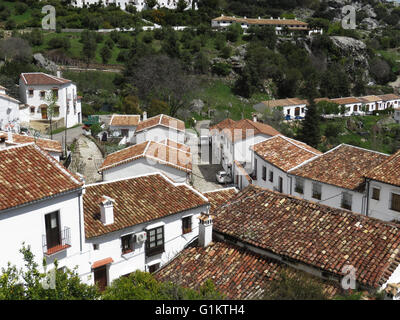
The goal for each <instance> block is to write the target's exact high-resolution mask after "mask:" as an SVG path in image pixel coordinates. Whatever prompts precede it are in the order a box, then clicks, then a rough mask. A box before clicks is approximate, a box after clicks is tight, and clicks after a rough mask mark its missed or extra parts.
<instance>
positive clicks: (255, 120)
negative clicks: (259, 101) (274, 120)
mask: <svg viewBox="0 0 400 320" xmlns="http://www.w3.org/2000/svg"><path fill="white" fill-rule="evenodd" d="M257 120H258V119H257V115H256V114H255V113H253V121H254V122H257Z"/></svg>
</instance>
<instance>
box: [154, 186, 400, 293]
mask: <svg viewBox="0 0 400 320" xmlns="http://www.w3.org/2000/svg"><path fill="white" fill-rule="evenodd" d="M199 228H200V233H199V240H198V243H197V246H195V245H193V246H191V247H188V248H186V249H184V250H183V251H182V253H181V254H180V255H179V256H177V257H176V259H174V260H173V261H172V262H171V263H169V264H168V265H166V266H165V267H163V268H161V269H160V270H159V271H158V272H157V273H156V278H157V279H159V280H161V281H173V282H174V283H179V284H181V285H183V286H186V287H190V288H199V286H201V285H202V284H203V283H204V282H205V280H206V279H209V278H211V279H212V280H213V282H214V284H215V286H216V289H217V290H219V291H220V292H222V293H223V294H225V295H227V297H228V298H229V299H257V298H262V297H263V295H264V294H265V293H266V292H265V290H266V288H268V283H271V281H275V280H277V277H276V276H277V275H279V274H280V272H281V270H283V269H285V270H288V271H289V272H290V273H292V274H294V273H296V272H301V271H304V272H307V273H309V274H311V275H312V276H314V277H316V278H318V279H319V280H318V281H321V282H320V283H321V285H322V287H323V288H324V291H325V293H326V294H327V295H328V296H332V295H335V294H337V293H341V291H342V290H343V288H342V287H341V281H342V279H343V277H344V276H345V275H346V274H347V273H346V271H345V270H349V268H353V270H354V276H355V279H354V280H355V285H356V289H357V290H360V291H361V290H371V291H375V290H377V291H380V290H385V291H386V292H388V291H387V290H386V289H388V288H389V289H392V287H393V286H396V285H397V286H398V283H399V282H400V276H399V275H400V266H399V262H400V254H399V249H400V228H399V226H398V225H396V224H393V223H387V222H383V221H380V220H377V219H372V218H369V217H365V216H362V215H360V214H356V213H353V212H350V211H347V210H342V209H333V208H331V207H328V206H324V205H322V204H319V203H315V202H311V201H307V200H303V199H299V198H297V197H293V196H289V195H285V194H281V193H277V192H274V191H270V190H267V189H263V188H261V187H257V186H252V185H251V186H248V187H247V188H246V189H244V190H243V191H242V192H240V193H238V194H237V195H236V196H234V197H232V198H231V199H230V200H228V201H227V202H226V203H224V204H222V205H220V206H219V207H217V208H216V209H215V210H213V212H212V214H211V215H202V216H201V217H200V225H199ZM210 233H211V234H212V236H210ZM383 235H384V236H383ZM226 270H229V272H227V271H226ZM193 274H195V275H196V276H193ZM391 291H392V290H390V292H388V293H389V294H388V295H387V297H391V298H393V295H392V293H391ZM394 295H396V296H397V297H396V298H397V299H398V290H396V292H394Z"/></svg>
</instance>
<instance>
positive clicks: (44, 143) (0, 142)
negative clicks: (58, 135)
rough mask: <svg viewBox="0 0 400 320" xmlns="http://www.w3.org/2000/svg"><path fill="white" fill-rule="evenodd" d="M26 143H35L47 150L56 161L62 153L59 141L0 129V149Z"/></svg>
mask: <svg viewBox="0 0 400 320" xmlns="http://www.w3.org/2000/svg"><path fill="white" fill-rule="evenodd" d="M26 143H35V144H36V145H38V146H39V147H40V148H41V149H43V150H44V151H46V152H48V153H49V154H50V155H51V156H52V157H53V158H54V159H56V160H57V161H60V158H61V156H62V154H63V150H62V146H61V143H60V142H59V141H56V140H50V139H44V138H35V137H31V136H25V135H22V134H17V133H12V132H10V131H8V132H2V131H0V149H5V148H8V147H10V146H17V145H21V144H26Z"/></svg>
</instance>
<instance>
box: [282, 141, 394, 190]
mask: <svg viewBox="0 0 400 320" xmlns="http://www.w3.org/2000/svg"><path fill="white" fill-rule="evenodd" d="M387 158H388V155H385V154H382V153H378V152H375V151H371V150H366V149H362V148H358V147H354V146H350V145H346V144H341V145H339V146H337V147H336V148H334V149H331V150H329V151H328V152H325V153H324V154H322V155H320V156H319V157H316V158H314V159H312V160H310V161H307V162H305V163H304V164H301V165H300V166H298V167H295V168H293V169H291V170H289V173H290V174H293V175H296V176H300V177H304V178H308V179H312V180H315V181H319V182H323V183H327V184H331V185H334V186H338V187H341V188H345V189H350V190H356V191H359V190H362V189H363V186H364V175H365V174H366V173H367V172H368V171H370V170H371V168H374V167H376V166H378V165H379V164H381V163H382V162H383V161H384V160H386V159H387Z"/></svg>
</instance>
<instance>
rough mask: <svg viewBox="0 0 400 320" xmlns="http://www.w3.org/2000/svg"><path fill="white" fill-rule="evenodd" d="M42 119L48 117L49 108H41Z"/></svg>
mask: <svg viewBox="0 0 400 320" xmlns="http://www.w3.org/2000/svg"><path fill="white" fill-rule="evenodd" d="M41 112H42V119H47V108H41Z"/></svg>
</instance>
